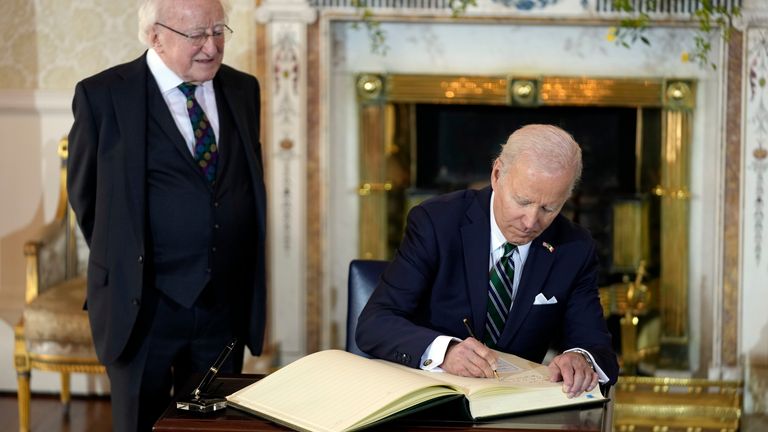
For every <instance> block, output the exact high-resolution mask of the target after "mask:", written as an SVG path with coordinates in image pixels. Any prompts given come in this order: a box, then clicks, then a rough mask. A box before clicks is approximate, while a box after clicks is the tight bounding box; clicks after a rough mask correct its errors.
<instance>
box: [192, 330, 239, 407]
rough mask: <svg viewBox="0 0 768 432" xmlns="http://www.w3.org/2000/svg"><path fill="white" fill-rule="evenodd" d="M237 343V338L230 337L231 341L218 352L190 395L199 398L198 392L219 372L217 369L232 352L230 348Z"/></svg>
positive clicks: (201, 391)
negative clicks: (217, 355)
mask: <svg viewBox="0 0 768 432" xmlns="http://www.w3.org/2000/svg"><path fill="white" fill-rule="evenodd" d="M236 343H237V339H232V342H230V343H228V344H227V346H225V347H224V350H223V351H222V352H221V354H219V357H218V358H217V359H216V361H215V362H213V365H211V367H210V368H209V369H208V371H206V372H205V376H204V377H203V380H202V381H200V385H198V386H197V388H195V389H194V390H193V391H192V397H194V398H195V399H200V394H202V393H203V392H204V391H205V390H206V388H207V387H208V385H209V384H210V383H211V382H212V381H213V379H214V378H215V377H216V374H217V373H219V369H221V367H222V366H223V365H224V362H225V361H226V360H227V357H228V356H229V353H231V352H232V349H233V348H235V344H236Z"/></svg>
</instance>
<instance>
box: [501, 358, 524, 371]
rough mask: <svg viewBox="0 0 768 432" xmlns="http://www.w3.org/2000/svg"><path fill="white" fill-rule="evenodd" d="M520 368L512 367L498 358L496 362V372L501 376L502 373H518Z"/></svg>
mask: <svg viewBox="0 0 768 432" xmlns="http://www.w3.org/2000/svg"><path fill="white" fill-rule="evenodd" d="M520 370H521V369H520V367H519V366H517V365H514V364H512V363H510V362H508V361H506V360H504V359H503V358H499V360H498V361H497V362H496V372H498V373H500V374H502V373H516V372H520Z"/></svg>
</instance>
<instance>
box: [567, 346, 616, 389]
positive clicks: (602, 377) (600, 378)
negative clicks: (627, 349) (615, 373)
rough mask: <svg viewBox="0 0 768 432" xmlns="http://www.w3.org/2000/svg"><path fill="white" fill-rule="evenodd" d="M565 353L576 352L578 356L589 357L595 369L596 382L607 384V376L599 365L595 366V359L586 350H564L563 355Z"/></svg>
mask: <svg viewBox="0 0 768 432" xmlns="http://www.w3.org/2000/svg"><path fill="white" fill-rule="evenodd" d="M567 352H577V353H579V354H583V355H585V356H588V357H589V359H590V360H592V366H594V367H595V372H597V381H598V382H599V383H600V384H605V383H607V382H608V381H610V380H609V379H608V375H606V374H605V372H603V370H602V369H600V365H599V364H597V362H596V361H595V358H594V357H592V354H590V353H589V351H587V350H585V349H581V348H571V349H569V350H565V352H564V353H567Z"/></svg>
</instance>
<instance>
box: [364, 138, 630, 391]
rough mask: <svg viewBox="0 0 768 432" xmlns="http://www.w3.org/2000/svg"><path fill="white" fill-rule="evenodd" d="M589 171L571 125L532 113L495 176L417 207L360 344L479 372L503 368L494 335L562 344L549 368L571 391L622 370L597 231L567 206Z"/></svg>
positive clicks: (507, 347)
mask: <svg viewBox="0 0 768 432" xmlns="http://www.w3.org/2000/svg"><path fill="white" fill-rule="evenodd" d="M580 175H581V149H580V148H579V146H578V144H577V143H576V142H575V141H574V140H573V138H572V137H571V136H570V135H569V134H568V133H567V132H565V131H564V130H562V129H560V128H558V127H555V126H551V125H528V126H525V127H523V128H521V129H518V130H517V131H515V132H514V133H513V134H512V135H511V136H510V137H509V140H508V141H507V143H506V145H504V147H503V149H502V151H501V154H500V155H499V157H498V158H497V159H496V161H495V162H494V164H493V169H492V171H491V187H488V188H485V189H482V190H464V191H459V192H454V193H450V194H447V195H443V196H439V197H437V198H434V199H431V200H428V201H425V202H424V203H422V204H420V205H418V206H416V207H414V209H413V210H412V211H411V213H410V214H409V216H408V227H407V229H406V232H405V236H404V238H403V241H402V243H401V245H400V248H399V249H398V251H397V254H396V255H395V258H394V260H393V261H392V263H391V264H390V266H389V268H388V269H387V270H386V271H385V273H384V275H383V277H382V281H381V283H380V284H379V286H378V287H377V288H376V290H375V291H374V293H373V295H372V297H371V299H370V301H369V302H368V304H367V305H366V307H365V309H364V310H363V312H362V314H361V316H360V320H359V322H358V327H357V344H358V346H360V348H361V349H362V350H363V351H366V352H368V353H369V354H372V355H374V356H376V357H380V358H383V359H387V360H391V361H395V362H399V363H403V364H405V365H408V366H411V367H420V368H422V369H429V370H431V369H436V368H439V369H442V370H444V371H446V372H449V373H452V374H456V375H463V376H475V377H492V376H493V373H494V370H495V367H496V361H497V360H498V359H497V356H496V354H495V353H494V352H493V351H491V350H490V349H489V347H490V348H494V349H496V350H499V351H504V352H509V353H512V354H516V355H518V356H521V357H524V358H527V359H529V360H532V361H536V362H541V361H542V360H543V359H544V356H545V354H546V352H547V350H548V349H549V348H550V347H555V348H557V349H558V350H560V351H561V352H562V353H561V354H559V355H557V356H556V357H555V358H554V359H553V360H552V361H551V363H550V365H549V369H550V371H551V377H552V380H553V381H562V382H563V390H564V391H565V392H566V393H568V395H569V396H576V395H579V394H580V393H582V392H583V391H585V390H587V389H590V390H591V389H592V388H594V387H595V386H596V385H597V383H598V381H599V382H601V383H608V382H612V383H613V382H616V379H617V376H618V369H619V368H618V363H617V360H616V355H615V354H614V353H613V351H612V349H611V336H610V333H608V330H607V328H606V324H605V321H604V320H603V313H602V309H601V306H600V301H599V297H598V290H597V272H598V268H597V264H598V263H597V255H596V252H595V245H594V241H593V240H592V238H591V237H590V235H589V233H588V232H587V231H586V230H584V229H583V228H580V227H578V226H576V225H574V224H573V223H571V222H570V221H568V220H567V219H566V218H565V217H563V216H562V215H560V210H561V209H562V208H563V205H564V204H565V202H566V201H567V200H568V198H569V197H570V195H571V193H572V191H573V188H574V186H575V184H576V183H577V182H578V180H579V177H580ZM465 319H466V321H465ZM475 336H476V337H477V338H475Z"/></svg>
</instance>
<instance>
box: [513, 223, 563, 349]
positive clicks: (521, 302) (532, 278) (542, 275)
mask: <svg viewBox="0 0 768 432" xmlns="http://www.w3.org/2000/svg"><path fill="white" fill-rule="evenodd" d="M550 237H551V234H550V232H549V229H548V230H547V231H544V232H543V233H542V235H540V236H539V237H537V238H536V239H535V240H534V241H533V242H531V248H530V249H529V250H528V258H526V260H525V265H524V266H523V274H522V277H521V279H520V286H518V288H517V294H516V295H515V300H514V303H513V304H512V310H511V311H510V313H509V318H508V319H507V322H506V324H505V325H504V331H503V332H502V333H501V338H500V339H499V346H507V345H508V344H509V342H510V341H511V340H512V339H513V338H514V336H515V334H516V333H517V331H518V330H519V329H520V326H521V325H522V323H523V321H525V317H526V316H527V315H528V312H530V310H531V307H533V301H534V299H535V298H536V295H537V294H539V293H540V292H541V290H542V287H543V286H544V282H545V281H546V279H547V276H548V275H549V269H550V267H552V264H553V263H554V262H555V254H554V253H553V252H550V251H549V250H548V249H547V248H546V247H545V246H544V244H543V243H545V242H547V243H548V244H550V243H552V240H551V238H550Z"/></svg>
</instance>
